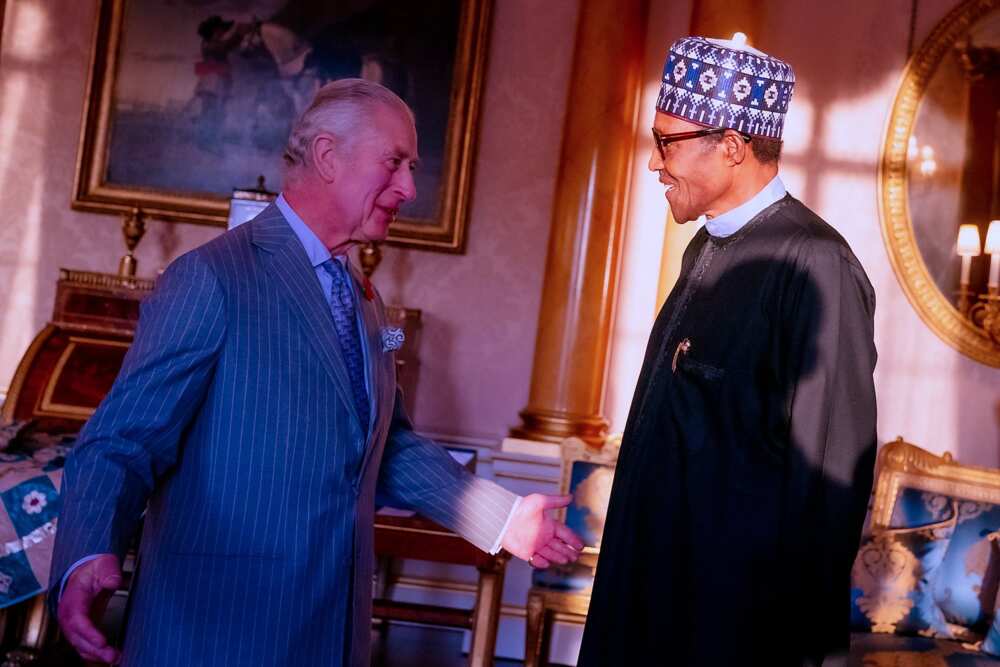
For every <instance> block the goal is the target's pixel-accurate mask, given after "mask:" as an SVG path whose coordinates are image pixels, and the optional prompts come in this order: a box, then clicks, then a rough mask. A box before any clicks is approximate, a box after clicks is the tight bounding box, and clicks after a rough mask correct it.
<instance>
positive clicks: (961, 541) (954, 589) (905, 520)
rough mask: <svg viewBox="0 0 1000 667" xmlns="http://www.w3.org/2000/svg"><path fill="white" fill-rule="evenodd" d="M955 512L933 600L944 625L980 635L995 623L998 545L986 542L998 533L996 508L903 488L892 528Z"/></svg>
mask: <svg viewBox="0 0 1000 667" xmlns="http://www.w3.org/2000/svg"><path fill="white" fill-rule="evenodd" d="M953 504H955V506H956V509H955V510H952V505H953ZM953 511H954V512H957V515H958V520H957V525H956V526H955V530H954V533H953V534H952V536H951V540H950V542H949V544H948V549H947V552H946V553H945V557H944V560H943V561H942V563H941V565H940V567H939V569H938V572H937V576H936V579H935V582H934V599H935V601H936V602H937V604H938V606H939V607H940V609H941V611H942V612H943V614H944V616H945V619H946V620H947V621H948V622H950V623H953V624H956V625H960V626H963V627H965V628H967V629H968V630H970V631H971V632H973V633H977V634H979V635H980V636H981V635H982V633H985V632H986V630H987V629H988V627H989V625H990V623H991V622H992V620H993V609H994V607H995V600H996V593H997V581H998V574H1000V572H998V568H1000V558H998V557H997V556H998V553H997V548H998V547H997V545H996V543H995V542H994V541H993V540H991V539H990V535H991V534H992V533H994V532H995V531H997V530H998V529H1000V505H994V504H991V503H985V502H976V501H971V500H965V499H953V498H951V497H949V496H945V495H942V494H937V493H930V492H926V491H922V490H919V489H912V488H904V489H901V490H900V493H899V495H898V496H897V500H896V505H895V507H894V508H893V518H892V525H893V526H894V527H895V526H898V527H907V526H913V525H919V524H923V523H929V522H932V521H940V520H942V519H944V518H945V517H948V516H951V514H952V512H953ZM984 582H985V583H984Z"/></svg>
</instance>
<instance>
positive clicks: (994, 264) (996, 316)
mask: <svg viewBox="0 0 1000 667" xmlns="http://www.w3.org/2000/svg"><path fill="white" fill-rule="evenodd" d="M977 236H978V234H977ZM984 250H985V252H986V253H987V254H989V256H990V277H989V282H987V283H986V294H980V295H979V299H978V301H977V303H976V304H975V305H974V306H972V308H971V309H969V315H968V317H969V319H970V320H971V321H972V324H973V325H975V326H976V327H979V328H980V329H982V330H983V331H984V332H985V333H986V335H987V336H989V337H990V338H991V339H992V340H993V342H995V343H997V344H998V345H1000V220H993V221H992V222H990V226H989V229H988V230H987V232H986V244H985V247H984ZM970 259H971V258H970ZM963 261H964V258H963Z"/></svg>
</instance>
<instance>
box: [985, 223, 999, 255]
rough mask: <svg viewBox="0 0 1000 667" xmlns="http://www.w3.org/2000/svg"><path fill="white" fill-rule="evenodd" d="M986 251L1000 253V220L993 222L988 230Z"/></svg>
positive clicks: (994, 253) (993, 253)
mask: <svg viewBox="0 0 1000 667" xmlns="http://www.w3.org/2000/svg"><path fill="white" fill-rule="evenodd" d="M986 252H988V253H989V254H991V255H996V254H1000V220H994V221H993V222H991V223H990V228H989V230H988V231H987V232H986Z"/></svg>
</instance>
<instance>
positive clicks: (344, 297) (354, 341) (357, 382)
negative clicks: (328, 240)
mask: <svg viewBox="0 0 1000 667" xmlns="http://www.w3.org/2000/svg"><path fill="white" fill-rule="evenodd" d="M323 268H324V269H325V270H326V272H327V273H329V274H330V277H331V278H333V287H332V288H331V289H330V312H331V313H332V314H333V327H334V328H335V329H336V330H337V339H338V340H339V341H340V351H341V353H342V354H343V356H344V363H345V364H346V365H347V373H348V375H349V376H350V378H351V391H352V392H353V393H354V402H355V407H356V408H357V410H358V418H359V419H360V420H361V424H362V427H363V428H364V429H365V430H367V429H368V418H369V405H368V389H367V388H366V387H365V367H364V364H365V358H364V355H363V354H362V353H361V338H360V337H359V336H358V325H357V313H356V311H355V308H354V290H352V289H351V278H350V276H349V275H348V274H347V268H346V267H345V266H344V265H343V264H342V263H341V262H339V261H337V260H335V259H328V260H327V261H325V262H323Z"/></svg>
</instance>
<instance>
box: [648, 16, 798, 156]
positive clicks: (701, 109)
mask: <svg viewBox="0 0 1000 667" xmlns="http://www.w3.org/2000/svg"><path fill="white" fill-rule="evenodd" d="M741 37H742V38H743V40H742V41H741V40H740V39H739V38H741ZM745 39H746V38H745V37H744V36H743V35H742V34H740V33H737V34H736V35H734V36H733V39H732V40H718V39H706V38H704V37H684V38H682V39H679V40H677V41H676V42H674V43H673V45H671V47H670V54H669V56H668V57H667V63H666V65H664V66H663V81H662V83H661V84H660V95H659V97H657V99H656V108H657V109H658V110H659V111H662V112H663V113H666V114H670V115H671V116H677V117H678V118H683V119H684V120H688V121H691V122H692V123H697V124H699V125H705V126H708V127H728V128H732V129H734V130H737V131H739V132H745V133H747V134H749V135H752V136H757V137H768V138H771V139H781V131H782V130H783V129H784V127H785V113H786V112H787V111H788V103H789V102H790V101H791V99H792V88H793V87H794V86H795V74H794V73H793V72H792V68H791V67H790V66H789V65H788V64H787V63H785V62H783V61H781V60H778V59H777V58H774V57H772V56H769V55H767V54H766V53H762V52H760V51H758V50H757V49H754V48H751V47H749V46H747V44H746V42H745Z"/></svg>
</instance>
